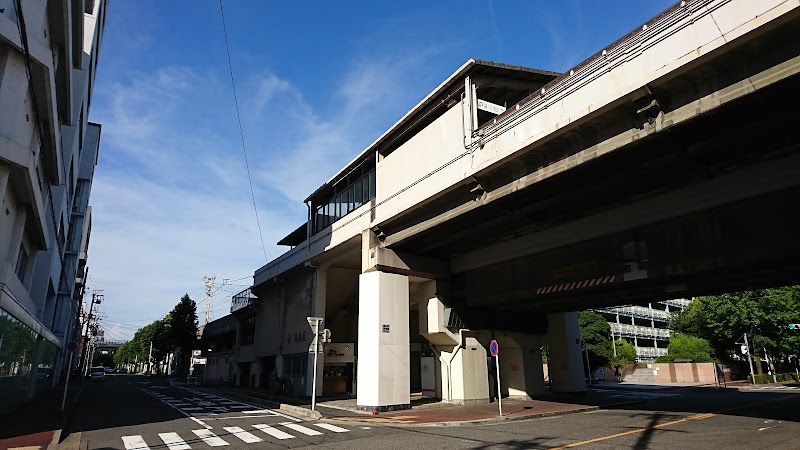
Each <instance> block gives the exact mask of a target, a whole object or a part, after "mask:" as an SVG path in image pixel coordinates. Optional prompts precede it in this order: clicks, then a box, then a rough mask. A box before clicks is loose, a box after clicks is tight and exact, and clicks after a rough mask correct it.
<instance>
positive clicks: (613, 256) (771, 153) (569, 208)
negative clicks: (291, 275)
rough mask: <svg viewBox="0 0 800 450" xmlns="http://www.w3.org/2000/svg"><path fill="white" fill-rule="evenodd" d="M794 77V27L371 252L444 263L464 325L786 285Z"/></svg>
mask: <svg viewBox="0 0 800 450" xmlns="http://www.w3.org/2000/svg"><path fill="white" fill-rule="evenodd" d="M798 67H800V20H798V19H793V20H791V21H788V22H785V23H783V24H782V25H780V26H779V27H778V28H777V29H776V30H773V31H772V32H771V33H769V34H768V35H767V36H766V37H760V38H757V39H753V40H750V41H748V42H744V43H742V44H740V45H739V46H738V47H736V48H734V49H730V48H727V49H725V53H724V54H720V55H719V56H715V55H710V56H709V60H708V61H707V63H704V64H702V65H697V66H696V67H694V68H690V69H689V70H687V71H684V72H683V73H682V74H680V75H677V76H672V77H671V78H668V79H663V80H656V81H655V82H653V83H651V84H650V85H648V86H647V87H646V88H643V89H641V90H640V91H639V92H637V93H636V95H634V96H631V97H630V98H626V99H622V100H621V101H620V102H617V103H616V104H614V105H612V106H611V107H609V108H608V109H606V110H604V111H602V112H601V113H598V114H595V115H594V116H592V117H590V118H588V119H586V120H585V121H583V122H581V123H576V124H574V125H573V126H572V127H571V128H569V130H566V131H564V132H563V133H561V134H559V135H557V136H552V137H551V138H549V139H548V140H546V141H545V142H542V141H540V142H537V143H535V144H534V145H533V146H532V147H530V148H528V149H525V150H524V152H523V153H522V154H518V155H515V156H514V157H513V158H509V160H508V161H505V162H503V163H501V164H498V165H496V166H493V167H491V168H489V169H487V170H485V171H484V172H482V173H480V174H478V175H477V176H475V177H474V178H472V179H471V180H469V181H468V182H465V183H464V184H463V185H461V186H456V187H454V188H452V189H450V190H449V191H447V192H446V193H445V194H443V195H441V196H440V197H438V198H436V199H432V200H431V201H429V202H427V203H426V204H425V205H424V206H421V207H418V208H416V209H415V210H414V211H413V213H409V214H403V215H401V216H400V217H398V218H396V219H393V220H390V221H387V222H385V223H382V224H381V225H380V232H381V233H382V234H385V235H386V239H385V241H384V242H383V245H384V246H385V247H387V248H391V249H392V250H395V251H397V252H403V253H408V254H415V255H420V256H425V257H430V258H435V259H437V260H441V261H447V262H448V263H449V265H450V272H451V275H450V292H449V293H448V294H446V295H444V296H443V297H444V298H443V300H445V302H446V303H448V304H450V305H451V306H453V307H455V308H456V309H457V310H458V312H459V314H460V315H461V316H462V317H463V318H464V319H465V320H466V322H467V325H468V326H469V327H471V328H473V329H478V328H480V329H503V330H509V331H527V332H542V331H543V327H545V326H546V323H545V319H544V313H550V312H562V311H576V310H581V309H585V308H592V307H602V306H612V305H621V304H636V303H646V302H649V301H655V300H659V299H669V298H677V297H690V296H696V295H703V294H713V293H722V292H731V291H736V290H744V289H752V288H758V287H766V286H777V285H786V284H792V283H798V282H800V262H798V258H797V255H798V252H800V237H798V236H797V230H798V229H800V211H798V209H797V205H798V204H799V203H798V200H800V151H798V150H800V148H799V147H800V139H798V135H797V130H796V128H797V123H798V118H800V114H798V110H797V105H796V104H795V103H794V102H793V101H791V100H790V99H791V98H795V97H796V93H797V92H798V90H800V77H798V75H796V73H797V71H798ZM765 80H768V81H765ZM760 83H763V84H760ZM756 85H758V86H759V88H758V89H757V90H756V89H755V86H756ZM761 86H763V87H761ZM564 160H566V161H568V162H572V161H574V166H572V167H570V168H569V170H565V171H561V172H559V173H550V172H549V171H548V167H551V166H552V165H554V164H555V163H558V162H563V161H564ZM570 165H571V164H570Z"/></svg>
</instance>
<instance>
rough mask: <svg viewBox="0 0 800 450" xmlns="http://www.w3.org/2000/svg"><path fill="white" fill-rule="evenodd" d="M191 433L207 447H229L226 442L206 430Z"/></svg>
mask: <svg viewBox="0 0 800 450" xmlns="http://www.w3.org/2000/svg"><path fill="white" fill-rule="evenodd" d="M192 433H194V434H196V435H197V437H199V438H200V439H202V440H203V441H205V443H206V444H208V445H210V446H212V447H219V446H222V445H229V444H228V443H227V442H225V441H224V440H222V438H220V437H219V436H217V435H216V434H214V433H212V432H210V431H208V430H206V429H205V428H203V429H202V430H192Z"/></svg>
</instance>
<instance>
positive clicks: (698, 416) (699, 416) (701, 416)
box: [550, 413, 714, 450]
mask: <svg viewBox="0 0 800 450" xmlns="http://www.w3.org/2000/svg"><path fill="white" fill-rule="evenodd" d="M709 417H714V414H713V413H707V414H696V415H694V416H689V417H684V418H683V419H678V420H673V421H672V422H666V423H661V424H658V425H653V426H652V427H645V428H639V429H637V430H631V431H626V432H624V433H617V434H611V435H608V436H603V437H599V438H594V439H589V440H588V441H581V442H574V443H572V444H567V445H562V446H561V447H553V448H551V449H550V450H559V449H562V448H572V447H578V446H581V445H586V444H592V443H594V442H600V441H606V440H609V439H615V438H618V437H622V436H628V435H630V434H637V433H644V432H645V431H647V430H652V429H654V428H663V427H668V426H670V425H675V424H677V423H682V422H688V421H690V420H703V419H708V418H709Z"/></svg>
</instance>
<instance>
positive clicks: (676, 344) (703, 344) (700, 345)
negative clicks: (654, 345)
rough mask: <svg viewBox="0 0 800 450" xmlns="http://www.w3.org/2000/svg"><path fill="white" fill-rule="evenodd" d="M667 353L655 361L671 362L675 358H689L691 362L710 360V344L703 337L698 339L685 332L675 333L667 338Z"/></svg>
mask: <svg viewBox="0 0 800 450" xmlns="http://www.w3.org/2000/svg"><path fill="white" fill-rule="evenodd" d="M667 352H668V353H667V354H666V355H665V356H661V357H659V358H658V359H657V360H656V362H673V361H674V360H676V359H685V360H691V361H693V362H712V360H711V353H712V352H713V350H711V344H709V343H708V341H707V340H705V339H700V338H697V337H694V336H689V335H687V334H682V333H675V334H673V335H672V336H671V337H670V338H669V347H667Z"/></svg>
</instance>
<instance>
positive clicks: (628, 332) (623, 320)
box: [594, 298, 691, 363]
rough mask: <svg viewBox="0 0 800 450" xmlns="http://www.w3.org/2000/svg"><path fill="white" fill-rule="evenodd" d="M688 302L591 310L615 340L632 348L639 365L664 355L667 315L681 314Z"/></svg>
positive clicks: (677, 301) (663, 302)
mask: <svg viewBox="0 0 800 450" xmlns="http://www.w3.org/2000/svg"><path fill="white" fill-rule="evenodd" d="M689 303H691V300H687V299H684V298H679V299H675V300H664V301H661V302H655V303H649V304H648V305H647V306H617V307H612V308H602V309H595V310H594V311H595V312H598V313H600V314H601V315H602V316H603V317H605V318H606V320H608V324H609V325H610V326H611V331H612V333H613V334H614V337H615V338H616V339H620V338H623V339H626V340H628V341H629V342H630V343H631V344H633V345H634V347H636V359H637V361H639V362H648V363H650V362H653V361H655V360H656V358H658V357H659V356H664V355H666V354H667V346H668V345H669V336H670V333H671V330H670V329H669V327H668V325H669V318H670V314H671V313H674V312H676V311H683V308H685V307H686V305H688V304H689Z"/></svg>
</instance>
